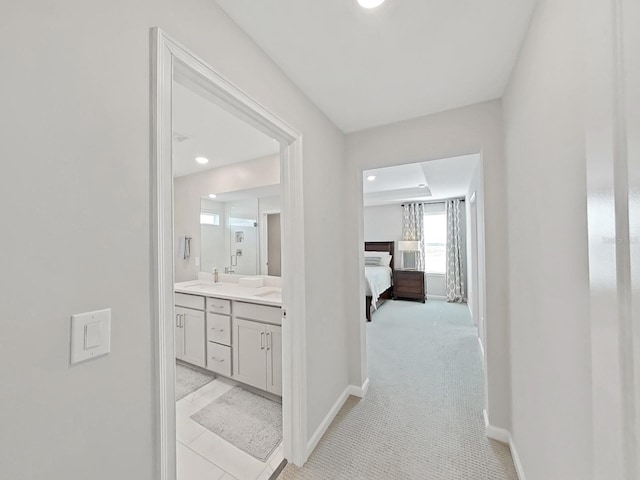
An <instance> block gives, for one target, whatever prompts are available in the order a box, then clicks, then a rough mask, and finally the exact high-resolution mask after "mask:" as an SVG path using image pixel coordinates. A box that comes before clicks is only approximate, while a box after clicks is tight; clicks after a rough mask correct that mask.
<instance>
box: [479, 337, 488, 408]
mask: <svg viewBox="0 0 640 480" xmlns="http://www.w3.org/2000/svg"><path fill="white" fill-rule="evenodd" d="M478 345H480V355H481V356H482V358H483V359H484V345H482V339H481V338H480V337H478ZM484 412H485V413H486V412H487V411H486V410H485V411H484ZM485 421H486V418H485Z"/></svg>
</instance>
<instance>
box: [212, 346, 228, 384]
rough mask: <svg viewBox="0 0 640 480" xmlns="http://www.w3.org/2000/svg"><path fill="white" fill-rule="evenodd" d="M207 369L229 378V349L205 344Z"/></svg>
mask: <svg viewBox="0 0 640 480" xmlns="http://www.w3.org/2000/svg"><path fill="white" fill-rule="evenodd" d="M207 369H209V370H211V371H212V372H216V373H219V374H220V375H224V376H226V377H230V376H231V347H227V346H225V345H219V344H217V343H213V342H207Z"/></svg>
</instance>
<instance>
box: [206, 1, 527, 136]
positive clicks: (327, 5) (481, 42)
mask: <svg viewBox="0 0 640 480" xmlns="http://www.w3.org/2000/svg"><path fill="white" fill-rule="evenodd" d="M535 2H536V0H483V1H478V0H439V1H436V0H386V2H385V3H383V4H382V6H380V7H378V8H375V9H372V10H366V9H363V8H361V7H359V6H358V5H357V3H356V0H322V1H317V0H316V1H311V0H260V1H255V0H218V3H219V4H220V6H221V7H222V8H223V9H224V10H225V11H226V12H227V14H228V15H229V16H230V17H231V18H232V19H233V20H234V21H235V22H236V23H237V24H238V25H239V26H240V27H241V28H242V29H243V30H244V31H245V32H246V33H247V34H248V35H249V36H250V37H252V38H253V39H254V41H255V42H256V43H257V44H258V45H259V46H260V47H261V48H262V49H263V50H264V51H265V52H266V53H267V54H268V55H269V56H270V57H271V58H272V59H273V60H274V61H275V62H276V63H277V64H278V65H279V66H280V68H282V70H283V71H284V72H285V73H286V75H287V76H288V77H289V78H290V79H291V80H293V81H294V82H295V83H296V84H297V85H298V86H299V87H300V88H301V89H302V91H303V92H305V94H306V95H307V96H308V97H309V98H310V99H311V100H312V101H313V102H314V103H315V104H316V105H317V106H318V107H319V108H320V109H321V110H322V111H324V113H325V114H326V115H327V116H328V117H329V118H331V120H333V122H334V123H335V124H336V125H337V126H338V127H339V128H340V129H342V130H343V131H344V132H352V131H356V130H362V129H365V128H369V127H373V126H377V125H383V124H387V123H392V122H397V121H400V120H406V119H408V118H414V117H418V116H422V115H427V114H430V113H435V112H440V111H444V110H449V109H452V108H456V107H461V106H464V105H470V104H473V103H477V102H481V101H485V100H491V99H494V98H499V97H501V96H502V94H503V93H504V89H505V86H506V84H507V81H508V79H509V76H510V74H511V70H512V68H513V66H514V64H515V60H516V58H517V55H518V52H519V49H520V45H521V43H522V41H523V39H524V35H525V33H526V30H527V27H528V24H529V19H530V17H531V13H532V10H533V7H534V4H535Z"/></svg>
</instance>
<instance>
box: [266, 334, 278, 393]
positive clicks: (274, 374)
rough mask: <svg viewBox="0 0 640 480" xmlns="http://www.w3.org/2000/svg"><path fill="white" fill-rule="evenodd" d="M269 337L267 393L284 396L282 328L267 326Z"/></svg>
mask: <svg viewBox="0 0 640 480" xmlns="http://www.w3.org/2000/svg"><path fill="white" fill-rule="evenodd" d="M265 330H266V335H267V391H268V392H271V393H275V394H276V395H280V396H282V327H278V326H275V325H265Z"/></svg>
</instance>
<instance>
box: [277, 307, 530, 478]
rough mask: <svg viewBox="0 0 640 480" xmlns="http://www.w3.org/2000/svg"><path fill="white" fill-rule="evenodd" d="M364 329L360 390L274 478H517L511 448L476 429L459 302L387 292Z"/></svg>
mask: <svg viewBox="0 0 640 480" xmlns="http://www.w3.org/2000/svg"><path fill="white" fill-rule="evenodd" d="M367 338H368V342H367V343H368V359H369V379H370V382H371V383H370V387H369V391H368V393H367V395H366V397H365V398H364V399H356V398H355V397H350V398H349V399H348V400H347V402H346V404H345V405H344V407H343V408H342V410H340V413H339V414H338V416H337V417H336V420H335V421H334V422H333V423H332V424H331V426H330V427H329V429H328V430H327V433H326V434H325V436H324V437H323V438H322V440H321V441H320V443H319V444H318V447H317V448H316V450H315V451H314V452H313V454H312V455H311V457H310V458H309V461H308V462H307V464H306V465H305V466H304V468H298V467H296V466H294V465H292V464H289V465H287V467H286V468H285V469H284V471H283V472H282V474H281V475H280V476H279V477H278V478H279V479H282V480H329V479H332V480H338V479H344V480H347V479H349V480H355V479H358V480H365V479H366V480H372V479H380V480H383V479H384V480H388V479H389V480H396V479H397V480H400V479H402V480H405V479H406V480H408V479H420V480H423V479H424V480H426V479H428V480H517V476H516V472H515V468H514V465H513V460H512V459H511V454H510V452H509V448H508V447H507V446H506V445H504V444H501V443H499V442H496V441H493V440H489V439H488V438H487V437H486V436H485V434H484V420H483V416H482V409H483V395H484V394H483V383H484V382H483V375H482V366H481V359H480V354H479V347H478V341H477V338H476V329H475V327H474V326H473V324H472V322H471V317H470V315H469V310H468V308H467V306H466V305H460V304H449V303H446V302H443V301H437V300H428V301H427V303H426V304H422V303H415V302H403V301H387V302H386V303H385V304H384V305H383V306H382V307H381V308H380V309H379V310H378V311H377V312H376V313H374V315H373V322H372V323H370V324H368V325H367Z"/></svg>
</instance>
